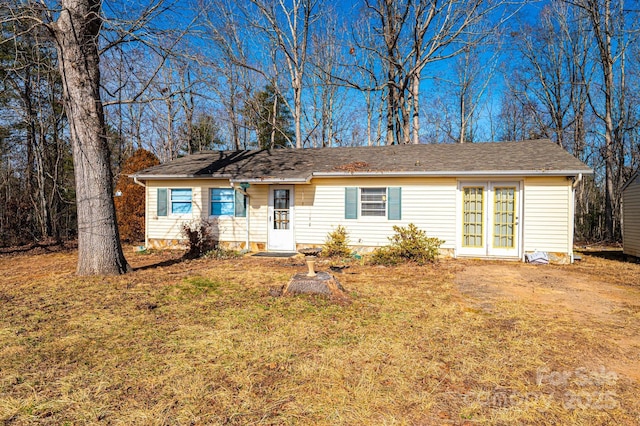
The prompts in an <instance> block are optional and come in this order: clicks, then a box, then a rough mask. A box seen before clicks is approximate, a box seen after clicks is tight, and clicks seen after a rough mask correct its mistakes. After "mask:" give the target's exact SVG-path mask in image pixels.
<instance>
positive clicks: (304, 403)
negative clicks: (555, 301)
mask: <svg viewBox="0 0 640 426" xmlns="http://www.w3.org/2000/svg"><path fill="white" fill-rule="evenodd" d="M172 256H173V257H172ZM585 257H586V259H585V260H584V261H583V262H584V264H587V262H589V258H588V256H585ZM174 258H175V255H168V254H158V253H156V254H151V255H144V254H131V255H130V256H129V260H130V262H131V263H132V265H133V266H136V267H145V266H148V267H146V268H141V269H138V270H136V271H135V272H133V273H131V274H129V275H126V276H122V277H107V278H79V277H76V276H75V275H74V274H73V272H74V269H75V253H73V252H69V253H53V254H41V255H37V256H33V255H20V256H13V257H11V256H5V257H0V422H4V423H5V424H11V425H14V424H15V425H22V424H55V425H59V424H70V425H76V424H158V425H160V424H198V425H199V424H202V425H205V424H238V425H240V424H242V425H244V424H269V425H271V424H301V425H302V424H305V425H309V424H326V425H337V424H345V425H354V424H363V425H364V424H388V425H390V424H410V425H440V424H518V423H519V424H549V425H552V424H554V425H555V424H584V425H589V424H594V425H595V424H598V425H600V424H609V423H611V424H629V425H631V424H636V422H638V421H640V417H639V416H640V411H639V408H638V407H640V396H639V395H640V386H639V384H638V383H637V382H636V381H634V380H633V379H631V378H629V377H626V376H625V375H624V374H621V373H619V372H616V371H615V365H613V364H611V365H608V363H605V362H603V361H602V360H603V359H606V356H608V354H610V353H611V351H612V350H613V349H615V348H614V345H615V342H614V340H612V339H611V338H612V336H610V335H608V333H609V332H610V328H605V327H603V326H602V324H600V323H594V324H589V323H586V322H576V320H575V318H574V317H573V316H572V315H570V314H567V313H565V312H563V311H562V310H558V312H557V315H555V316H552V317H549V316H548V315H540V314H538V311H537V310H535V309H530V307H529V306H527V304H526V303H523V302H521V301H518V300H514V299H509V298H504V299H497V300H492V306H491V309H484V308H483V307H482V305H481V304H478V303H472V301H471V300H469V298H468V295H466V294H465V293H463V292H461V291H460V290H459V288H458V286H457V284H456V281H455V277H456V274H457V273H458V272H459V271H460V270H461V269H467V272H468V268H473V267H474V266H473V263H464V262H459V261H454V260H452V261H443V262H440V263H438V264H436V265H429V266H423V267H418V266H399V267H386V268H385V267H366V266H361V265H353V266H351V267H350V268H348V269H345V270H344V271H345V273H343V274H337V277H338V279H339V280H340V281H341V282H342V284H343V285H344V286H345V287H346V289H347V290H348V292H349V295H350V298H351V303H349V304H345V303H332V302H330V301H327V300H325V299H323V298H321V297H285V298H276V297H272V296H270V295H269V288H270V287H273V286H280V285H283V284H285V283H286V282H287V280H288V279H289V278H290V277H291V276H292V275H293V274H294V273H296V272H302V271H304V270H305V266H304V265H303V262H302V260H300V259H258V258H250V257H245V258H242V259H235V260H222V261H221V260H196V261H186V262H174V261H173V260H174ZM614 262H615V261H612V260H606V261H605V260H600V259H598V260H597V262H596V261H594V262H593V264H596V265H599V266H598V267H597V268H595V269H594V270H593V273H594V274H595V275H597V276H598V277H600V279H601V278H602V276H603V275H604V276H606V273H607V272H606V271H607V270H608V269H611V271H613V270H614V269H615V270H616V274H617V275H616V276H619V274H620V270H619V268H617V267H616V264H615V263H614ZM154 265H155V266H154ZM509 267H510V266H509V264H507V265H506V268H509ZM564 268H575V267H574V266H567V267H564ZM638 268H640V266H638ZM559 270H560V271H562V270H561V269H559ZM632 272H633V273H634V274H637V273H638V270H637V269H633V271H632ZM561 273H562V272H560V274H561ZM637 305H638V301H637V300H629V306H631V308H629V312H627V313H625V314H624V315H625V317H624V318H625V321H627V322H628V324H629V326H631V327H637V324H638V321H639V320H640V318H639V314H638V312H639V310H637V309H636V308H637ZM634 306H635V308H634ZM634 309H636V310H635V311H634ZM599 321H601V320H599ZM616 321H617V320H616ZM616 324H617V322H616ZM605 334H607V335H605ZM631 347H632V348H633V346H631ZM635 348H636V349H635V350H637V349H638V348H637V346H636V347H635Z"/></svg>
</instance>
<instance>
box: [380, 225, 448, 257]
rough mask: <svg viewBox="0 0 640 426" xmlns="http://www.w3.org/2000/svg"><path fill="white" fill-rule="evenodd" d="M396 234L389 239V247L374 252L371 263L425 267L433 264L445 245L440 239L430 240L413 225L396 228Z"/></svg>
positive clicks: (394, 228)
mask: <svg viewBox="0 0 640 426" xmlns="http://www.w3.org/2000/svg"><path fill="white" fill-rule="evenodd" d="M393 230H394V231H395V234H394V235H393V236H391V237H389V241H390V242H391V243H390V244H389V245H386V246H384V247H380V248H379V249H377V250H376V251H374V252H373V254H372V256H371V263H373V264H375V265H397V264H398V263H402V262H416V263H417V264H419V265H424V264H425V263H428V262H433V261H434V260H435V259H436V257H437V256H438V249H439V248H440V246H441V245H442V244H443V243H444V241H443V240H440V239H438V238H429V237H427V233H426V232H424V231H423V230H421V229H418V227H417V226H415V225H414V224H413V223H410V224H409V225H408V226H407V227H406V228H404V227H401V226H394V227H393Z"/></svg>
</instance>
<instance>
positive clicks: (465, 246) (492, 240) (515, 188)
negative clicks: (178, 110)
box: [458, 182, 521, 257]
mask: <svg viewBox="0 0 640 426" xmlns="http://www.w3.org/2000/svg"><path fill="white" fill-rule="evenodd" d="M459 193H460V197H461V200H460V201H461V203H460V209H459V213H458V216H459V222H460V227H459V228H460V234H459V235H460V236H459V238H458V253H459V254H461V255H469V256H499V257H520V220H519V218H520V199H521V196H520V195H521V194H520V184H519V182H461V183H460V184H459Z"/></svg>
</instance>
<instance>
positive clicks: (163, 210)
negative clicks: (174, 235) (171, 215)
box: [156, 188, 167, 216]
mask: <svg viewBox="0 0 640 426" xmlns="http://www.w3.org/2000/svg"><path fill="white" fill-rule="evenodd" d="M157 204H158V205H157V213H156V214H157V215H158V216H166V215H167V188H158V201H157Z"/></svg>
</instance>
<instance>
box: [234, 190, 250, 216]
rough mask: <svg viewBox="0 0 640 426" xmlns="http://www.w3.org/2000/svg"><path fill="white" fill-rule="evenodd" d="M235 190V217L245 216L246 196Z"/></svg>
mask: <svg viewBox="0 0 640 426" xmlns="http://www.w3.org/2000/svg"><path fill="white" fill-rule="evenodd" d="M234 192H235V194H236V195H235V196H236V199H235V205H236V211H235V216H236V217H247V196H246V195H244V194H243V193H242V192H240V191H234Z"/></svg>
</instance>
